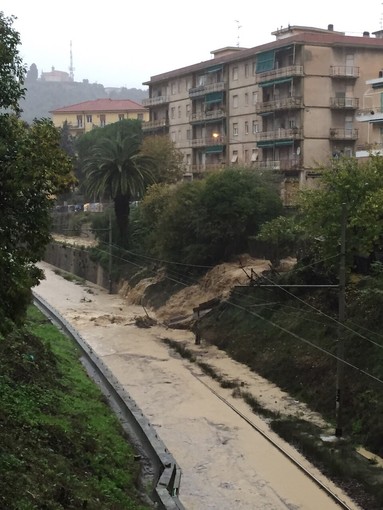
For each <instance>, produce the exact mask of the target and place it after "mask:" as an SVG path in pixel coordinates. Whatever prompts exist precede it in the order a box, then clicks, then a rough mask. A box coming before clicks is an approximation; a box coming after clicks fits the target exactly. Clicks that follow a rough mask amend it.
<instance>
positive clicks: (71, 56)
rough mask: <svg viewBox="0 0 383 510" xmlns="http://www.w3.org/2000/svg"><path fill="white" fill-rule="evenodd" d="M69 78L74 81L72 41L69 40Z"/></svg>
mask: <svg viewBox="0 0 383 510" xmlns="http://www.w3.org/2000/svg"><path fill="white" fill-rule="evenodd" d="M69 78H70V79H71V81H74V67H73V54H72V41H71V42H70V64H69Z"/></svg>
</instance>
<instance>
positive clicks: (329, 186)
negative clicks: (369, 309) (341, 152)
mask: <svg viewBox="0 0 383 510" xmlns="http://www.w3.org/2000/svg"><path fill="white" fill-rule="evenodd" d="M342 204H345V207H346V216H347V218H346V255H347V266H348V268H352V266H353V264H354V260H355V256H356V255H364V256H370V255H371V254H372V253H373V252H374V251H375V250H381V249H382V248H383V213H382V211H383V159H382V158H381V157H378V156H376V157H374V156H371V157H369V159H368V160H367V161H366V162H362V163H361V162H358V160H357V159H355V158H340V159H339V160H336V161H334V163H333V165H332V166H331V167H329V168H324V169H322V172H321V180H320V186H319V187H318V188H316V189H307V190H303V191H301V192H300V196H299V201H298V208H297V211H296V214H295V215H294V217H288V218H277V219H276V220H273V221H271V222H270V223H267V224H265V225H264V226H263V228H262V229H261V232H260V234H259V236H258V239H260V240H263V241H269V242H271V243H273V242H274V243H282V244H285V245H289V246H292V245H293V244H295V247H296V248H298V247H300V248H301V257H304V258H307V257H308V258H309V259H311V261H312V262H318V261H323V265H324V268H325V269H327V270H328V269H330V270H331V269H332V268H334V269H337V268H338V265H339V258H338V256H339V253H340V237H341V216H342ZM306 262H307V260H306Z"/></svg>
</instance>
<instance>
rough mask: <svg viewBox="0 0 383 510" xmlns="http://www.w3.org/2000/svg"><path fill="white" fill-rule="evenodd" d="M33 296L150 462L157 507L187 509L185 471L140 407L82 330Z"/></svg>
mask: <svg viewBox="0 0 383 510" xmlns="http://www.w3.org/2000/svg"><path fill="white" fill-rule="evenodd" d="M32 293H33V301H34V304H35V305H36V306H37V307H38V308H39V310H40V311H41V312H42V313H43V314H44V315H46V316H47V317H48V318H50V319H51V320H52V322H53V323H54V324H55V325H56V326H58V327H59V328H60V329H62V330H63V332H64V333H65V334H66V335H68V336H69V337H70V338H72V339H73V340H74V341H75V342H76V343H77V345H78V346H79V348H80V350H81V353H82V355H83V359H82V362H83V364H84V366H85V368H86V370H87V372H88V373H89V375H90V376H91V377H92V379H93V380H94V381H95V382H96V384H97V385H98V386H99V387H100V389H101V391H102V392H103V393H104V395H105V396H106V398H107V400H108V402H109V404H110V407H111V408H112V409H113V411H114V412H115V413H116V415H117V417H118V418H119V419H120V421H121V423H122V426H123V428H124V430H126V431H127V433H128V435H129V436H130V438H131V439H132V442H133V444H134V446H135V447H136V449H138V451H139V453H141V454H143V455H144V456H145V458H146V460H147V461H149V462H150V464H151V470H152V471H153V479H155V486H154V488H153V493H152V499H153V500H154V502H156V503H157V507H156V508H160V509H161V510H186V509H185V507H184V506H183V504H182V503H181V501H180V500H179V497H178V496H179V490H180V485H181V468H180V467H179V465H178V464H177V463H176V461H175V459H174V457H173V456H172V455H171V453H170V452H169V451H168V450H167V448H166V446H165V445H164V443H163V442H162V440H161V439H160V438H159V437H158V435H157V433H156V431H155V430H154V428H153V427H152V425H151V424H150V423H149V421H148V420H147V418H146V417H145V416H144V414H143V413H142V411H141V410H140V408H139V407H138V406H137V404H136V403H135V401H134V400H133V399H132V398H131V397H130V395H129V394H128V392H127V391H125V389H124V388H123V387H122V386H121V384H120V383H119V382H118V380H117V379H116V378H115V377H114V376H113V374H112V373H111V371H110V370H109V369H108V367H107V366H106V365H105V364H104V362H103V361H102V360H101V359H100V358H99V357H98V356H97V355H96V354H95V352H94V351H93V350H92V349H91V348H90V347H89V346H88V344H87V343H86V342H85V340H84V339H83V338H82V337H81V335H80V334H79V333H78V331H76V329H75V328H73V326H72V325H71V324H70V323H69V322H68V321H67V320H66V319H65V318H64V317H63V316H62V315H61V314H60V313H59V312H58V311H57V310H56V309H54V308H53V307H52V306H51V305H50V304H49V303H48V302H47V301H45V300H44V299H43V298H42V297H41V296H39V295H38V294H36V293H35V292H34V291H32Z"/></svg>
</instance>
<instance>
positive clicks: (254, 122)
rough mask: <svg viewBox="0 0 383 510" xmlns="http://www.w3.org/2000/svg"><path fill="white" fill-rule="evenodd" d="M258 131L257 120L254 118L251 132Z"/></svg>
mask: <svg viewBox="0 0 383 510" xmlns="http://www.w3.org/2000/svg"><path fill="white" fill-rule="evenodd" d="M258 131H259V126H258V122H257V121H256V120H253V134H255V133H258Z"/></svg>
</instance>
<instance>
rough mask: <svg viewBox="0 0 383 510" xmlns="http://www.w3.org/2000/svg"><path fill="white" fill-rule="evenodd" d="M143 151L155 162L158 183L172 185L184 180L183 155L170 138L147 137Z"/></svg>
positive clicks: (154, 170) (143, 143) (154, 174)
mask: <svg viewBox="0 0 383 510" xmlns="http://www.w3.org/2000/svg"><path fill="white" fill-rule="evenodd" d="M141 151H142V153H143V154H145V155H146V156H149V157H151V158H152V159H153V160H154V162H155V166H154V169H153V176H154V179H155V181H156V182H163V183H166V184H171V183H175V182H177V181H179V180H180V179H181V178H182V175H183V173H184V170H183V165H182V161H183V155H182V153H181V151H180V150H178V149H177V148H176V147H175V144H174V142H172V140H170V138H169V136H166V135H165V136H148V137H145V138H144V140H143V142H142V147H141Z"/></svg>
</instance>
